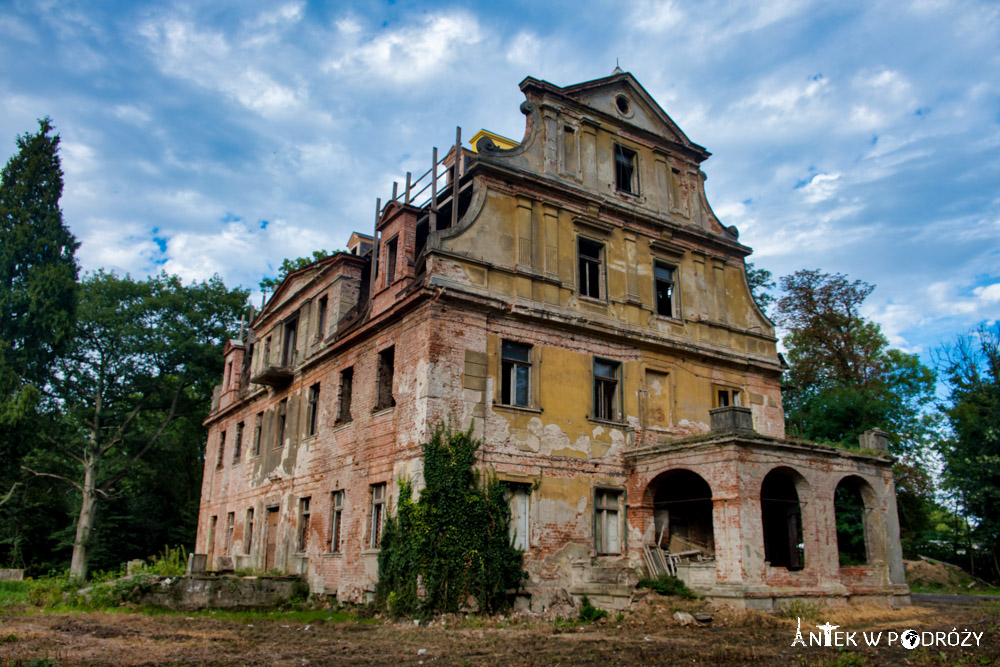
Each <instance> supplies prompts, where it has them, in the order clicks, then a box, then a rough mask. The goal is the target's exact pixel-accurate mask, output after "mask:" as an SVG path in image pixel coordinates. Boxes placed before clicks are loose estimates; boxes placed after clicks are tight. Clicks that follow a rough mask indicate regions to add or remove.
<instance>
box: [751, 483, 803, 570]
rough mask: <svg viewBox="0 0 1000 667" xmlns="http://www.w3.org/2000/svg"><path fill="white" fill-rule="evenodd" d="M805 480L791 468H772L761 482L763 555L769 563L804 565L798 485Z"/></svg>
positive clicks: (775, 565)
mask: <svg viewBox="0 0 1000 667" xmlns="http://www.w3.org/2000/svg"><path fill="white" fill-rule="evenodd" d="M804 484H805V480H804V479H803V477H802V475H800V474H799V473H797V472H795V471H794V470H792V469H791V468H775V469H774V470H772V471H771V472H769V473H768V474H767V475H766V476H765V477H764V482H763V483H762V484H761V486H760V513H761V523H762V528H763V531H764V559H765V560H766V561H768V562H769V563H770V564H771V566H772V567H784V568H788V569H789V570H801V569H802V568H804V567H805V544H804V542H803V537H802V503H801V502H800V499H799V492H798V488H797V487H798V486H802V485H804Z"/></svg>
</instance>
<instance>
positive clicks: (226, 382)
mask: <svg viewBox="0 0 1000 667" xmlns="http://www.w3.org/2000/svg"><path fill="white" fill-rule="evenodd" d="M232 378H233V362H231V361H229V362H227V363H226V377H225V378H224V380H223V384H224V385H225V388H226V389H229V386H230V384H232Z"/></svg>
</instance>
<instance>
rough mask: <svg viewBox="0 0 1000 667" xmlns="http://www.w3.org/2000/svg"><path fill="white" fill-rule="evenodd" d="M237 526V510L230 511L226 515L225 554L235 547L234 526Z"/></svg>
mask: <svg viewBox="0 0 1000 667" xmlns="http://www.w3.org/2000/svg"><path fill="white" fill-rule="evenodd" d="M235 526H236V512H230V513H229V514H227V515H226V552H225V555H227V556H228V555H229V554H230V553H232V549H233V528H234V527H235Z"/></svg>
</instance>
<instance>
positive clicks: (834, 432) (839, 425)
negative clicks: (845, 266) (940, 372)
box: [776, 270, 935, 452]
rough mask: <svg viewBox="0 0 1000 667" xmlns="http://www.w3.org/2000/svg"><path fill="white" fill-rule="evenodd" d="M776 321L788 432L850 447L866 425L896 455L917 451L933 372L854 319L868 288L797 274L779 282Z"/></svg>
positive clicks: (925, 430) (924, 432)
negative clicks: (883, 434)
mask: <svg viewBox="0 0 1000 667" xmlns="http://www.w3.org/2000/svg"><path fill="white" fill-rule="evenodd" d="M781 288H782V292H783V294H782V296H781V298H780V299H779V300H778V302H777V308H776V317H777V321H778V323H779V324H780V325H781V326H782V327H783V328H784V329H785V330H786V332H787V334H786V335H785V338H784V339H783V342H784V345H785V347H786V349H787V361H788V366H789V368H788V373H787V377H786V382H787V384H788V385H789V388H788V390H787V391H786V393H785V410H786V420H787V424H788V427H789V430H791V431H792V432H797V433H798V434H799V435H801V436H803V437H806V438H809V439H812V440H822V441H829V442H836V443H841V444H844V445H850V446H857V443H858V436H859V435H860V434H861V433H863V432H864V431H866V430H868V429H871V428H876V427H877V428H882V429H883V430H885V431H887V432H888V433H889V434H890V441H891V443H892V445H893V448H894V450H895V451H897V452H904V451H910V452H915V451H917V450H919V449H920V448H921V447H922V446H923V444H924V443H925V442H926V440H927V437H928V434H929V428H930V426H931V419H932V418H931V417H930V416H929V415H928V414H927V413H926V410H925V407H926V406H927V405H929V404H930V403H931V400H932V398H933V390H934V381H935V378H934V373H933V372H932V371H931V370H930V369H929V368H927V367H926V366H924V365H923V364H922V363H920V359H919V358H918V357H917V356H916V355H913V354H907V353H905V352H902V351H900V350H895V349H890V348H889V343H888V340H887V339H886V337H885V336H884V335H883V334H882V330H881V328H880V327H879V326H878V325H877V324H876V323H874V322H871V321H869V320H866V319H865V318H864V317H862V316H861V313H860V310H861V306H862V304H863V303H864V301H865V299H866V298H868V296H869V295H870V294H871V293H872V290H874V289H875V288H874V286H873V285H869V284H868V283H865V282H863V281H860V280H855V281H853V282H852V281H850V280H848V278H847V277H846V276H844V275H841V274H834V275H830V274H825V273H821V272H819V271H808V270H802V271H797V272H796V273H794V274H792V275H790V276H784V277H783V278H781Z"/></svg>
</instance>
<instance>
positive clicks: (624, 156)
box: [612, 142, 639, 197]
mask: <svg viewBox="0 0 1000 667" xmlns="http://www.w3.org/2000/svg"><path fill="white" fill-rule="evenodd" d="M614 146H615V147H614V151H612V160H613V165H614V170H615V191H616V192H620V193H622V194H626V195H631V196H633V197H638V196H639V151H637V150H635V149H634V148H629V147H628V146H626V145H624V144H620V143H618V142H615V144H614ZM619 156H620V157H619ZM626 162H628V164H629V166H630V169H631V173H629V174H627V178H626V174H624V173H623V172H622V171H621V170H622V169H624V168H625V167H624V165H625V163H626ZM626 181H627V182H626ZM624 185H627V186H628V187H627V188H626V187H623V186H624Z"/></svg>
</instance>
